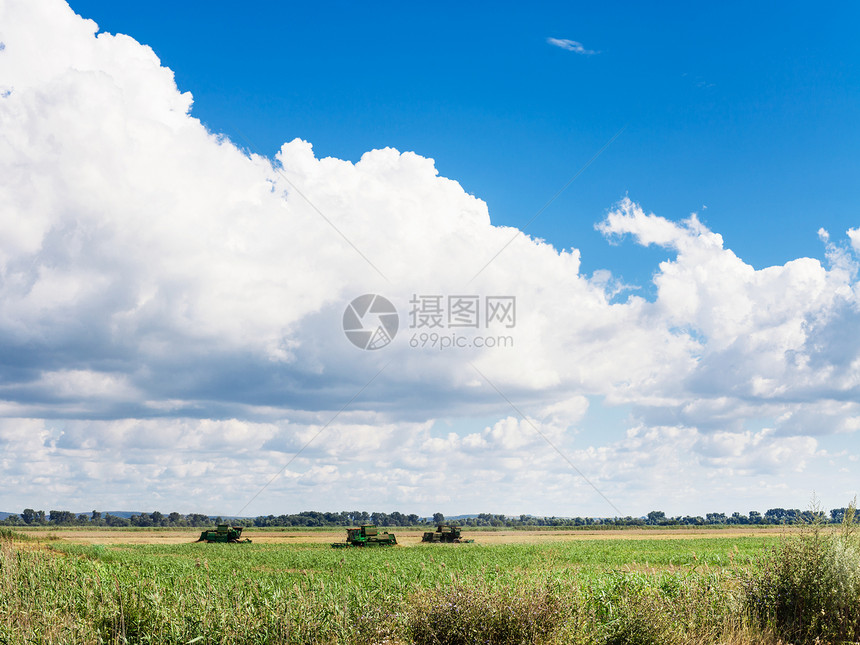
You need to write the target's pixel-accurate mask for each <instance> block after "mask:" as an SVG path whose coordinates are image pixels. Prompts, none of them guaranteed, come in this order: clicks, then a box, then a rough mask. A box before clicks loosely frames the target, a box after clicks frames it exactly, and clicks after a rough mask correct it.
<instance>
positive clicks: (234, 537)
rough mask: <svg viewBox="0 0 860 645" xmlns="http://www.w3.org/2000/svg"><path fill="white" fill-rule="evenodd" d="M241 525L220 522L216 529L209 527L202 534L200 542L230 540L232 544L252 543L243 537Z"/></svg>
mask: <svg viewBox="0 0 860 645" xmlns="http://www.w3.org/2000/svg"><path fill="white" fill-rule="evenodd" d="M242 528H243V527H241V526H230V525H229V524H219V525H218V527H217V528H215V529H208V530H206V531H203V532H202V533H201V534H200V539H199V540H197V541H198V542H209V543H212V542H229V543H231V544H250V543H251V540H249V539H247V538H245V539H244V540H242V539H240V538H241V537H242Z"/></svg>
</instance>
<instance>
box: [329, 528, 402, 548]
mask: <svg viewBox="0 0 860 645" xmlns="http://www.w3.org/2000/svg"><path fill="white" fill-rule="evenodd" d="M396 545H397V538H396V537H394V533H385V532H383V533H380V532H379V529H377V528H376V527H375V526H374V525H373V524H363V525H361V527H359V528H357V529H347V530H346V542H335V543H334V544H332V545H331V546H332V548H334V549H345V548H347V547H351V546H396Z"/></svg>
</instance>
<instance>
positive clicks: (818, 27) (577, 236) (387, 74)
mask: <svg viewBox="0 0 860 645" xmlns="http://www.w3.org/2000/svg"><path fill="white" fill-rule="evenodd" d="M71 5H72V7H73V8H74V9H75V10H76V11H77V12H78V13H80V14H82V15H84V16H86V17H89V18H92V19H94V20H96V21H97V22H98V23H99V25H100V27H101V29H102V30H105V31H108V32H111V33H117V32H119V33H127V34H130V35H132V36H133V37H135V38H136V39H137V40H139V41H140V42H143V43H146V44H148V45H149V46H151V47H152V48H153V49H154V50H155V52H156V54H158V56H159V57H160V58H161V60H162V63H163V64H164V65H166V66H168V67H170V68H171V69H173V70H174V73H175V74H176V81H177V84H178V85H179V87H180V89H182V90H185V91H190V92H192V94H193V95H194V100H195V103H194V114H195V115H196V116H197V117H198V118H200V119H202V120H203V122H204V123H206V124H207V126H208V127H210V128H211V129H212V130H214V131H216V132H223V133H226V134H227V135H228V136H230V137H231V138H233V139H234V140H235V141H236V142H237V143H238V144H240V145H248V143H247V142H250V144H252V145H253V146H254V148H255V149H258V150H260V151H262V152H263V153H264V154H267V155H270V156H271V155H273V154H274V153H275V152H276V151H277V150H278V149H279V148H280V146H281V144H282V143H283V142H284V141H288V140H291V139H292V138H294V137H301V138H303V139H305V140H308V141H310V142H312V143H313V145H314V150H315V151H316V154H317V156H319V157H324V156H333V157H338V158H341V159H349V160H352V161H357V160H358V159H359V158H360V156H361V155H362V154H363V153H364V152H366V151H368V150H372V149H374V148H382V147H387V146H391V147H394V148H397V149H398V150H411V151H415V152H417V153H418V154H421V155H422V156H426V157H432V158H433V159H434V160H435V161H436V166H437V168H438V169H439V172H440V174H442V175H443V176H446V177H452V178H455V179H456V180H457V181H458V182H460V184H461V185H462V186H463V187H464V189H465V190H466V191H468V192H470V193H472V194H474V195H476V196H478V197H480V198H481V199H483V200H485V201H486V202H487V203H488V205H489V208H490V214H491V217H492V220H493V223H495V224H504V225H508V226H516V227H522V226H524V225H525V223H526V222H528V221H529V220H530V219H531V217H532V216H533V215H534V214H535V213H536V212H537V211H538V210H539V209H540V208H541V207H542V206H543V205H544V204H545V203H546V202H547V200H549V199H550V198H551V197H552V195H554V194H555V193H556V192H557V191H558V190H559V189H560V188H561V187H562V186H563V185H564V184H565V183H566V182H567V181H568V180H569V179H570V178H571V177H572V176H573V175H574V174H575V173H576V172H577V171H578V170H579V169H580V168H581V167H582V166H583V165H584V164H585V163H586V162H587V161H588V160H589V159H590V158H591V157H592V155H594V154H595V153H596V152H597V151H598V150H599V149H600V148H601V147H602V146H603V145H604V144H605V143H606V142H607V141H608V140H609V139H610V138H611V137H612V136H613V135H614V134H616V133H617V132H618V131H619V130H620V129H621V128H625V127H626V129H625V130H624V133H623V135H622V136H621V137H619V139H618V140H616V141H615V142H614V143H613V144H612V146H610V148H609V149H607V150H606V152H605V153H604V154H603V155H602V156H601V157H600V159H599V160H598V161H597V162H596V163H594V164H593V165H592V166H591V167H589V168H588V170H587V171H586V172H585V173H584V174H583V175H582V176H581V177H580V178H579V179H577V181H576V182H574V184H573V185H571V187H570V188H569V189H568V190H567V191H566V192H565V193H564V194H563V195H562V196H561V197H559V198H558V199H557V200H556V201H555V202H554V203H553V204H552V205H551V206H550V207H549V208H548V209H547V210H546V211H545V212H543V213H542V214H541V216H540V217H539V218H538V219H537V220H536V221H535V222H534V223H533V224H532V225H531V226H530V227H529V229H528V232H529V233H530V234H532V235H535V236H537V237H541V238H543V239H546V240H547V241H549V242H550V243H552V244H553V245H555V246H556V247H558V248H567V247H570V246H576V247H577V248H579V249H581V250H582V251H583V266H584V269H585V270H586V271H592V270H594V269H600V268H610V269H613V270H614V271H616V272H620V273H622V274H623V276H624V277H625V278H626V279H628V280H630V281H635V282H637V283H639V284H641V285H642V286H643V287H647V284H648V278H649V277H650V273H651V271H652V270H653V267H654V264H655V261H659V260H660V259H662V256H663V255H665V254H661V253H659V252H653V253H649V252H648V251H646V250H643V249H634V248H631V245H624V246H622V247H621V248H613V247H610V246H608V245H606V243H605V241H604V240H603V239H602V237H601V236H600V235H598V234H597V233H596V232H595V231H594V230H593V226H594V224H595V223H596V222H597V221H598V220H599V219H600V218H601V217H602V215H603V214H604V213H605V212H606V210H607V209H609V208H610V207H611V206H612V205H613V204H614V203H615V202H617V201H618V200H619V199H621V198H622V197H623V196H625V195H629V196H630V197H631V198H632V199H634V200H636V201H637V202H639V203H641V204H642V205H643V207H644V208H645V209H647V210H651V211H654V212H656V213H658V214H660V215H662V216H664V217H669V218H671V219H681V218H683V217H686V216H688V215H689V214H690V213H691V212H697V213H699V214H700V217H701V219H702V220H703V221H705V222H706V223H708V224H709V225H710V226H711V228H713V229H714V230H716V231H718V232H719V233H720V234H721V235H723V237H724V238H725V240H726V243H727V246H729V247H730V248H732V249H733V250H735V252H736V253H738V254H739V255H740V256H741V257H743V258H744V259H745V260H746V261H747V262H749V263H751V264H752V265H753V266H755V267H756V268H762V267H765V266H769V265H772V264H781V263H784V262H786V261H787V260H789V259H792V258H795V257H800V256H810V257H817V258H822V259H823V256H824V250H823V247H822V245H821V244H820V243H819V242H818V239H817V236H816V231H817V230H818V228H820V227H824V228H826V229H828V230H830V231H833V232H843V231H844V230H845V229H847V228H849V227H851V226H854V225H856V216H857V206H856V204H857V203H858V201H860V199H858V198H860V182H858V181H857V176H858V174H860V161H858V155H857V153H856V151H857V148H858V144H860V120H858V119H857V114H858V113H860V69H858V61H860V43H858V40H857V38H856V34H855V33H854V27H855V25H856V24H857V22H858V20H860V8H858V7H857V5H856V4H855V3H847V2H846V3H839V4H837V5H834V6H833V7H831V8H830V9H829V10H827V11H821V10H811V9H810V6H809V5H808V4H807V3H800V2H789V3H784V4H780V5H779V7H778V9H777V8H776V7H775V6H773V5H768V4H766V3H760V4H759V3H756V4H750V3H741V2H734V3H720V4H719V5H710V6H694V5H690V4H689V3H679V2H670V3H661V4H660V5H659V6H655V5H651V4H643V3H634V2H630V3H618V2H615V3H599V4H594V3H568V2H563V3H559V2H556V3H542V4H541V5H540V6H537V7H535V6H525V5H522V4H518V3H513V4H512V3H501V4H499V3H495V4H488V3H483V4H482V3H477V4H474V5H467V6H463V5H462V3H456V4H453V3H450V4H437V5H434V6H433V7H432V8H430V7H427V6H418V5H416V6H412V5H408V4H407V5H404V4H403V3H374V4H373V5H370V6H366V5H360V6H359V5H355V4H354V3H333V4H318V5H313V4H307V3H266V4H265V5H264V4H257V5H255V4H253V3H252V4H250V5H247V6H246V7H243V9H242V10H241V11H237V10H236V8H235V5H233V4H232V3H223V2H215V3H205V5H203V4H201V3H180V4H179V5H177V4H176V3H167V2H157V1H156V2H146V3H104V2H86V1H81V0H73V1H72V3H71ZM550 37H554V38H558V39H570V40H574V41H578V42H580V43H582V44H583V46H584V47H585V48H586V49H587V50H590V51H594V52H596V53H594V54H592V55H580V54H576V53H574V52H572V51H566V50H564V49H560V48H558V47H553V46H551V45H549V44H548V43H547V38H550ZM246 139H247V142H246Z"/></svg>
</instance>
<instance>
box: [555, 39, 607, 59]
mask: <svg viewBox="0 0 860 645" xmlns="http://www.w3.org/2000/svg"><path fill="white" fill-rule="evenodd" d="M546 41H547V42H548V43H549V44H550V45H553V46H555V47H561V48H562V49H566V50H567V51H569V52H574V53H576V54H585V55H586V56H590V55H591V54H596V53H598V52H596V51H594V50H592V49H586V48H585V47H583V45H582V43H578V42H576V41H575V40H568V39H567V38H547V39H546Z"/></svg>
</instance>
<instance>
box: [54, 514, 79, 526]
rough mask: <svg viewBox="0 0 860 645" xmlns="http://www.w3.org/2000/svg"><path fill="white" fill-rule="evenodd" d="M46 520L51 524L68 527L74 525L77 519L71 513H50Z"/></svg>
mask: <svg viewBox="0 0 860 645" xmlns="http://www.w3.org/2000/svg"><path fill="white" fill-rule="evenodd" d="M48 519H49V520H50V522H51V523H52V524H57V525H68V524H74V523H75V520H76V519H77V518H76V517H75V514H74V513H72V512H71V511H50V513H49V517H48Z"/></svg>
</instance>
